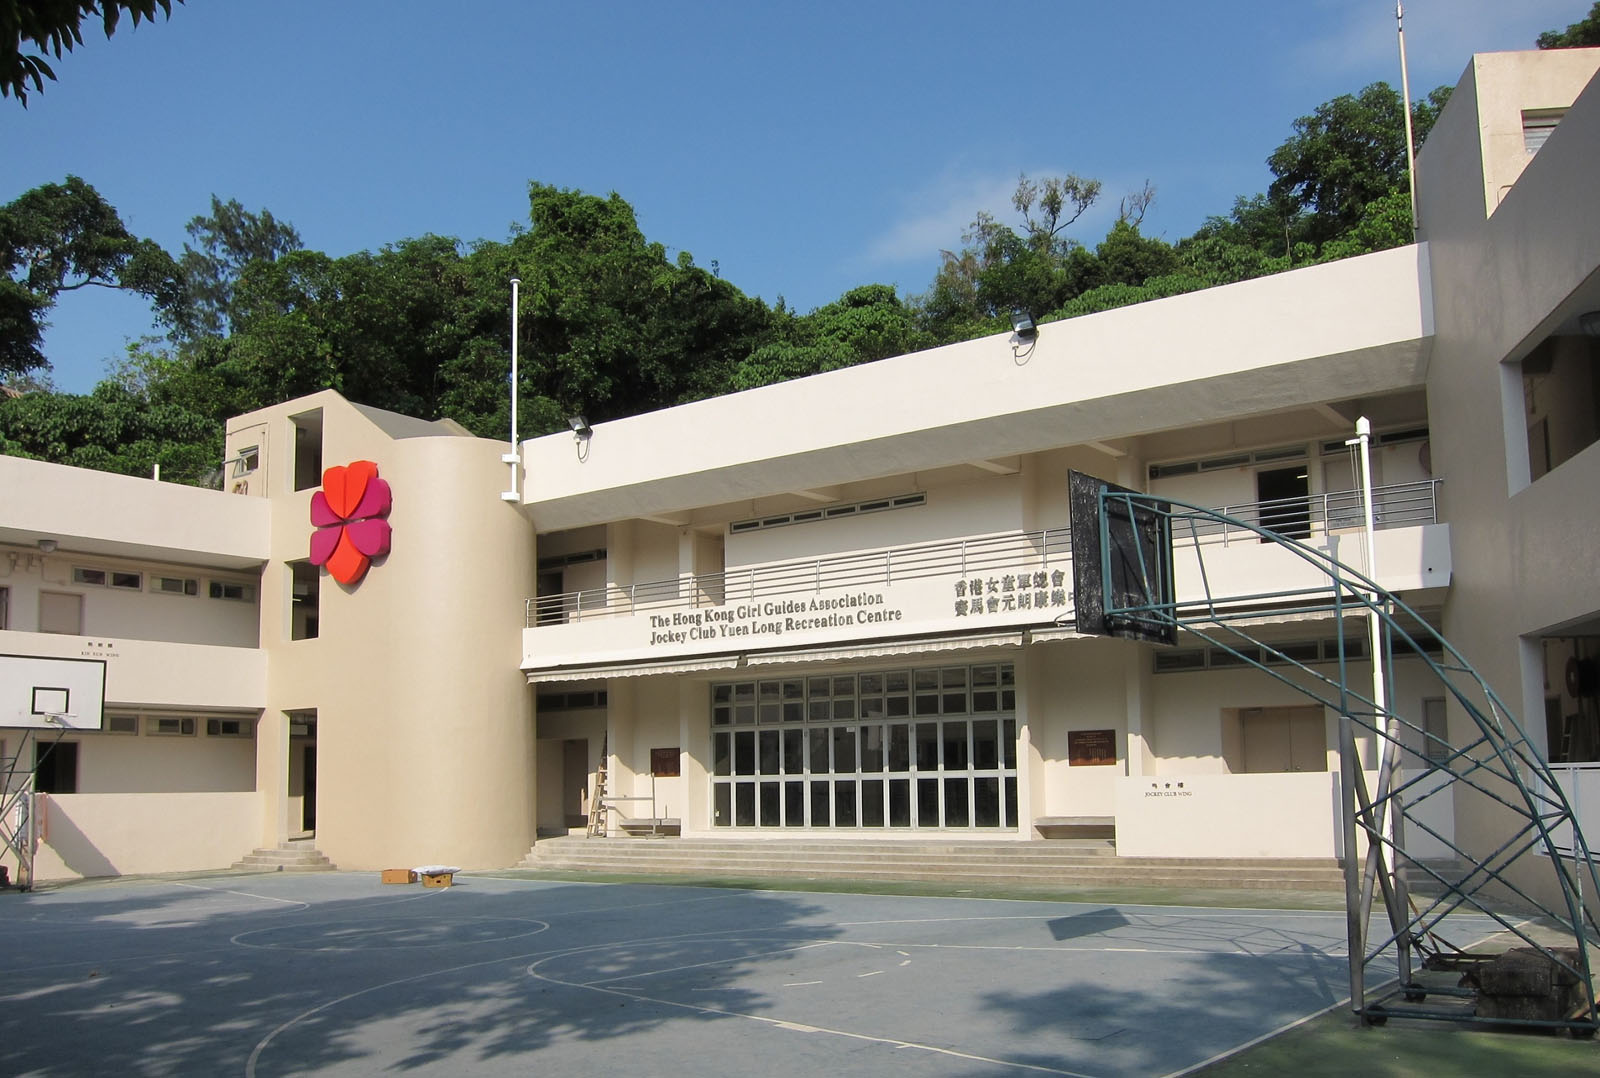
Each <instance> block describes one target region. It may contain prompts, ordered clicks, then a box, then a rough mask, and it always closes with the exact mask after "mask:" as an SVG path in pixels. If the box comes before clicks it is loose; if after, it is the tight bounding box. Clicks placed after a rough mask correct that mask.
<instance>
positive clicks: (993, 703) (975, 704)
mask: <svg viewBox="0 0 1600 1078" xmlns="http://www.w3.org/2000/svg"><path fill="white" fill-rule="evenodd" d="M972 710H973V711H999V710H1000V694H999V693H998V692H995V691H993V690H992V689H991V690H987V691H985V690H983V689H974V690H973V692H972Z"/></svg>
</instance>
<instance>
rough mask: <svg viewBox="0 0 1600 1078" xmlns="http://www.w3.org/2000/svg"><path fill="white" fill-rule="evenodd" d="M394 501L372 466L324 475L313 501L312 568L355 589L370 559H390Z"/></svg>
mask: <svg viewBox="0 0 1600 1078" xmlns="http://www.w3.org/2000/svg"><path fill="white" fill-rule="evenodd" d="M392 504H393V497H392V495H391V493H390V491H389V484H388V483H386V482H384V481H383V480H382V479H379V478H378V466H377V465H376V464H374V463H373V462H372V461H370V460H357V461H352V462H351V463H349V464H342V465H336V466H335V467H332V468H329V469H328V470H326V471H325V472H323V473H322V489H321V490H319V491H317V492H316V493H315V494H313V495H312V496H311V523H312V524H314V525H315V526H316V529H317V530H316V531H314V532H312V533H311V564H312V565H325V566H327V568H328V573H329V575H331V576H332V577H333V578H334V579H335V580H337V581H338V582H339V583H341V584H344V585H346V586H347V587H349V586H354V585H355V584H358V583H360V581H361V578H362V577H363V576H365V575H366V573H367V567H368V566H369V565H371V564H372V559H373V558H381V557H382V556H383V555H385V554H387V553H389V522H388V521H387V520H384V519H383V518H384V517H386V516H388V515H389V508H390V506H391V505H392Z"/></svg>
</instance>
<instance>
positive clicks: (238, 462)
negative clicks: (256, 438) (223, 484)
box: [233, 445, 261, 479]
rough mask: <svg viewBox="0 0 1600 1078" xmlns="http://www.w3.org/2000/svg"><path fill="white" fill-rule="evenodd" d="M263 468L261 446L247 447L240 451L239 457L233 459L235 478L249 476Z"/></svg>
mask: <svg viewBox="0 0 1600 1078" xmlns="http://www.w3.org/2000/svg"><path fill="white" fill-rule="evenodd" d="M259 467H261V449H260V447H259V446H254V445H251V446H246V447H245V448H243V449H241V450H239V455H238V456H237V457H235V458H234V459H233V475H234V478H235V479H237V478H240V477H242V476H246V475H249V474H250V473H251V472H253V471H255V470H256V469H257V468H259Z"/></svg>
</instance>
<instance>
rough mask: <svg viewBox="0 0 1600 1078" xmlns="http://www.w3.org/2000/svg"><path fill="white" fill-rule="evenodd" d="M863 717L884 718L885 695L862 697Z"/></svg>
mask: <svg viewBox="0 0 1600 1078" xmlns="http://www.w3.org/2000/svg"><path fill="white" fill-rule="evenodd" d="M861 717H862V718H863V719H881V718H883V697H881V696H863V697H862V698H861Z"/></svg>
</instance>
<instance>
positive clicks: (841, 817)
mask: <svg viewBox="0 0 1600 1078" xmlns="http://www.w3.org/2000/svg"><path fill="white" fill-rule="evenodd" d="M855 825H856V783H855V780H854V779H848V780H845V781H842V782H835V783H834V784H833V826H835V827H854V826H855Z"/></svg>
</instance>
